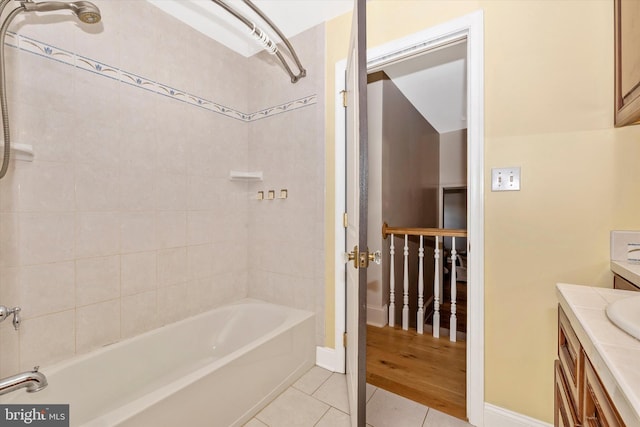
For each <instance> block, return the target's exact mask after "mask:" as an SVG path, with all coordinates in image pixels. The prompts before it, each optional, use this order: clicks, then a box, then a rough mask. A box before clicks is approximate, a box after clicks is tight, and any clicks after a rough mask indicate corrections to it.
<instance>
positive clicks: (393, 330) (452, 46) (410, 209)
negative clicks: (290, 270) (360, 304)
mask: <svg viewBox="0 0 640 427" xmlns="http://www.w3.org/2000/svg"><path fill="white" fill-rule="evenodd" d="M466 56H467V44H466V38H465V39H462V40H458V41H455V42H452V43H449V44H446V45H444V46H439V47H437V48H435V49H432V50H428V51H426V52H424V53H421V54H419V55H415V56H413V57H411V58H406V59H403V60H401V61H398V62H394V63H391V64H388V65H385V66H384V67H382V68H381V69H380V70H378V71H376V72H374V73H369V75H368V87H367V99H368V117H369V121H368V155H369V177H368V190H369V191H368V243H369V245H370V246H371V247H375V248H380V249H381V251H382V253H381V259H382V265H381V266H375V265H374V266H370V267H369V268H368V270H367V279H368V280H367V282H368V287H367V325H368V326H367V382H368V383H369V384H371V385H373V386H377V387H380V388H383V389H385V390H387V391H390V392H393V393H395V394H398V395H401V396H403V397H406V398H409V399H412V400H414V401H417V402H418V403H421V404H424V405H426V406H428V407H431V408H434V409H437V410H439V411H441V412H445V413H447V414H449V415H453V416H456V417H458V418H461V419H465V420H466V398H465V392H466V377H465V373H466V372H465V371H466V342H465V336H464V335H465V334H464V332H466V298H465V296H466V292H465V291H466V275H463V274H462V273H463V272H464V271H466V270H465V267H464V266H466V258H467V251H466V239H464V238H462V237H458V238H457V242H456V247H457V253H456V256H455V257H454V258H455V264H456V273H459V274H458V276H457V279H456V282H455V283H456V289H455V290H454V291H457V295H456V297H455V300H453V301H455V304H452V303H451V301H452V298H451V296H452V283H451V280H452V274H451V272H452V271H453V270H452V265H451V262H450V261H449V260H452V253H453V252H452V250H453V245H452V237H449V236H444V237H442V236H441V238H439V239H438V251H439V253H441V256H440V255H438V257H439V258H438V261H439V262H436V258H435V256H434V255H435V247H436V237H435V236H433V235H431V236H430V235H423V236H422V237H420V236H418V235H415V234H411V233H410V234H408V235H405V236H406V237H405V238H403V235H402V234H400V235H395V236H393V235H391V236H387V237H385V238H383V237H382V236H381V230H382V225H383V223H385V224H387V225H388V226H389V227H391V228H403V229H408V228H414V229H416V230H415V231H416V232H425V233H428V232H429V230H440V231H442V232H445V229H462V230H466V228H467V227H466V223H467V208H466V206H467V203H466V196H467V192H466V183H467V156H466V151H467V150H466V147H467V141H466V137H467V130H466V117H467V111H466V91H465V89H466V86H467V84H466V78H467V76H466V62H467V61H466ZM390 240H394V242H390ZM421 243H422V244H421ZM391 244H393V245H394V246H395V251H394V252H395V254H396V256H394V255H392V254H391V251H390V249H391ZM419 249H420V251H421V252H420V254H419ZM392 263H393V266H392V265H391V264H392ZM418 266H420V268H418ZM419 269H420V271H418V270H419ZM435 269H438V272H437V274H436V271H435ZM390 274H391V275H393V276H394V277H391V278H390ZM407 279H408V280H407ZM405 280H407V282H405ZM390 284H392V286H393V289H391V292H390ZM436 287H437V289H436ZM391 298H393V299H394V303H393V304H390V299H391ZM452 307H455V310H454V311H452ZM436 310H437V311H438V312H437V313H435V311H436ZM452 315H455V317H456V327H455V328H454V329H456V331H454V335H455V336H456V342H450V340H449V336H450V334H449V329H448V328H450V325H449V324H450V318H451V317H452ZM436 316H438V317H439V318H441V319H442V322H441V324H440V326H438V323H439V322H437V321H435V322H434V317H436ZM434 323H435V324H434ZM433 327H436V328H439V329H438V332H441V334H434V333H432V329H430V328H433Z"/></svg>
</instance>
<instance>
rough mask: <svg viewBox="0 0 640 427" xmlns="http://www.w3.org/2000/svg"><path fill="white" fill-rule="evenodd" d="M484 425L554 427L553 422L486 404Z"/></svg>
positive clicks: (499, 426) (486, 426) (494, 426)
mask: <svg viewBox="0 0 640 427" xmlns="http://www.w3.org/2000/svg"><path fill="white" fill-rule="evenodd" d="M484 426H485V427H552V425H551V424H548V423H545V422H542V421H540V420H537V419H535V418H531V417H528V416H526V415H522V414H519V413H517V412H513V411H509V410H508V409H504V408H501V407H499V406H495V405H492V404H490V403H486V402H485V404H484Z"/></svg>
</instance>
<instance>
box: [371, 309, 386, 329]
mask: <svg viewBox="0 0 640 427" xmlns="http://www.w3.org/2000/svg"><path fill="white" fill-rule="evenodd" d="M388 323H389V307H388V306H387V305H386V304H385V305H383V306H382V307H373V306H370V305H368V306H367V325H372V326H377V327H378V328H382V327H383V326H386V325H387V324H388Z"/></svg>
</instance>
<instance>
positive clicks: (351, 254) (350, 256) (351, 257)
mask: <svg viewBox="0 0 640 427" xmlns="http://www.w3.org/2000/svg"><path fill="white" fill-rule="evenodd" d="M346 255H347V262H349V261H353V268H356V269H357V268H358V245H356V246H354V247H353V250H352V251H351V252H349V253H347V254H346Z"/></svg>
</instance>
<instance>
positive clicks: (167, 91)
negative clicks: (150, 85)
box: [157, 83, 187, 101]
mask: <svg viewBox="0 0 640 427" xmlns="http://www.w3.org/2000/svg"><path fill="white" fill-rule="evenodd" d="M157 87H158V93H159V94H161V95H167V96H169V97H171V98H176V99H179V100H181V101H184V100H186V97H187V95H186V94H185V93H184V92H182V91H179V90H177V89H173V88H171V87H169V86H165V85H163V84H160V83H158V84H157Z"/></svg>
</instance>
